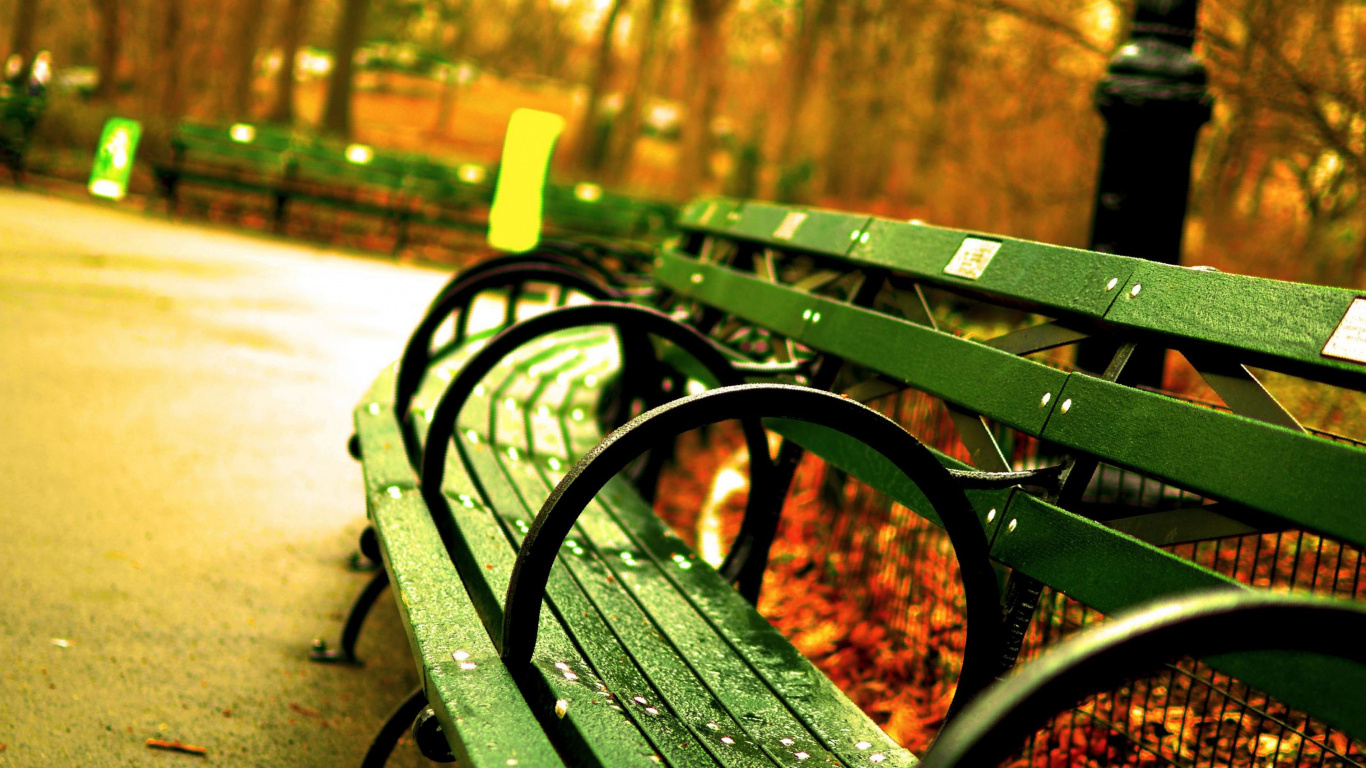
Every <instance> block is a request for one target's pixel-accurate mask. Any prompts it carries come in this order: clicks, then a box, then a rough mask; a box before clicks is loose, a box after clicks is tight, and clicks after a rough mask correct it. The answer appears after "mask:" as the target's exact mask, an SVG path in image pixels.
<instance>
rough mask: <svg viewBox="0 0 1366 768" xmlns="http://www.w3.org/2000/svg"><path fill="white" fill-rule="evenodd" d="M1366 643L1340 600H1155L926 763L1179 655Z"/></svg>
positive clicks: (991, 709)
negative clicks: (1155, 601)
mask: <svg viewBox="0 0 1366 768" xmlns="http://www.w3.org/2000/svg"><path fill="white" fill-rule="evenodd" d="M533 530H534V529H533ZM1364 638H1366V609H1363V608H1362V607H1361V606H1359V605H1353V604H1349V603H1344V602H1330V601H1326V600H1322V599H1311V598H1304V597H1289V596H1284V595H1275V594H1270V593H1266V592H1253V591H1245V590H1241V589H1229V590H1221V591H1217V592H1210V593H1203V594H1197V595H1192V596H1187V597H1182V598H1178V599H1175V600H1165V601H1160V602H1157V603H1152V604H1149V605H1148V606H1147V607H1145V608H1140V609H1139V610H1138V611H1136V612H1135V613H1132V614H1129V615H1128V616H1126V617H1122V618H1115V619H1114V620H1112V621H1107V622H1104V623H1102V624H1099V625H1096V627H1095V628H1094V629H1091V630H1088V631H1086V632H1084V633H1082V634H1080V635H1077V636H1075V637H1073V638H1071V639H1069V640H1067V641H1065V642H1063V643H1060V644H1059V645H1058V646H1056V647H1055V648H1053V649H1052V650H1050V651H1049V652H1048V653H1047V654H1045V655H1044V656H1042V657H1041V658H1039V659H1036V660H1035V661H1032V662H1029V663H1028V664H1026V665H1024V666H1023V667H1021V668H1020V670H1019V671H1018V672H1017V673H1015V674H1014V675H1013V676H1011V677H1009V678H1006V679H1005V680H1003V681H1001V682H1000V683H999V684H997V685H996V686H993V687H992V688H991V689H990V690H988V691H987V692H985V693H984V694H983V695H982V696H980V697H978V698H977V699H976V700H975V701H974V702H973V703H972V705H971V706H970V707H968V708H967V709H966V710H965V711H964V712H963V716H962V717H959V718H957V719H956V720H955V721H954V722H953V723H952V724H951V725H949V726H948V727H947V728H945V729H944V731H943V732H942V733H941V734H940V735H939V738H938V740H936V741H935V743H934V746H933V747H931V749H930V751H929V754H927V755H926V756H925V760H924V761H923V762H921V763H920V765H921V766H922V768H949V767H950V766H955V767H958V766H995V765H999V764H1000V762H1001V761H1002V760H1005V759H1006V758H1007V757H1009V755H1010V754H1011V753H1012V752H1013V751H1014V750H1015V749H1018V748H1019V747H1020V746H1021V745H1022V744H1023V743H1024V741H1025V739H1026V738H1028V736H1029V735H1030V734H1032V733H1034V732H1035V731H1037V730H1038V729H1039V728H1041V727H1043V725H1044V724H1045V723H1046V722H1047V721H1048V719H1049V718H1050V717H1052V716H1053V715H1055V714H1057V713H1058V712H1061V711H1063V710H1066V709H1067V708H1069V707H1072V706H1075V705H1076V704H1077V703H1078V702H1080V701H1081V700H1082V699H1083V698H1085V697H1086V696H1087V695H1089V694H1092V693H1095V692H1097V691H1104V690H1108V689H1110V688H1112V687H1114V686H1116V685H1119V684H1121V683H1122V682H1123V681H1124V679H1125V678H1126V677H1128V676H1129V675H1132V674H1136V673H1142V672H1144V671H1146V670H1148V669H1151V668H1153V667H1155V666H1156V665H1158V664H1161V663H1162V662H1165V661H1171V660H1173V659H1177V658H1180V657H1182V656H1186V655H1193V656H1196V657H1201V656H1209V655H1214V654H1224V653H1235V652H1240V651H1272V650H1275V651H1306V652H1310V653H1318V654H1324V655H1328V656H1336V657H1338V658H1342V659H1347V660H1349V661H1354V662H1357V663H1359V664H1363V665H1366V639H1364ZM1363 735H1364V734H1356V736H1358V737H1361V736H1363Z"/></svg>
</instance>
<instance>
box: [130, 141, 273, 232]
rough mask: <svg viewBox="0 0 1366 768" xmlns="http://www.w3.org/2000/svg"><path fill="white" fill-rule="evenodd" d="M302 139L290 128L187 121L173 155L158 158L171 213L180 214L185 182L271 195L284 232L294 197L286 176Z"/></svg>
mask: <svg viewBox="0 0 1366 768" xmlns="http://www.w3.org/2000/svg"><path fill="white" fill-rule="evenodd" d="M297 142H298V137H297V136H296V135H295V134H294V132H293V131H291V130H289V129H285V128H278V127H273V126H265V125H261V126H257V125H250V124H247V123H234V124H232V125H210V124H205V123H197V122H192V121H184V122H181V123H180V124H179V125H177V126H176V128H175V131H174V133H173V134H172V136H171V139H170V149H171V153H170V155H169V156H162V157H154V158H153V160H152V170H153V173H154V174H155V176H156V180H157V186H158V187H159V190H160V192H161V195H162V196H163V197H165V198H166V210H167V213H169V214H171V215H172V216H174V215H175V214H176V211H177V210H178V208H179V204H180V199H181V187H182V185H183V184H186V183H191V184H201V185H205V186H210V187H215V188H219V189H224V190H227V191H230V192H235V193H243V194H248V195H252V196H264V197H266V198H267V199H269V200H270V204H271V223H272V226H273V227H274V229H275V230H276V231H280V230H281V229H282V228H283V226H284V218H285V213H286V206H287V205H288V202H289V198H288V196H287V195H286V194H285V191H284V189H282V187H281V180H282V179H283V178H285V176H286V175H287V174H288V173H289V168H290V166H291V165H292V163H293V150H294V147H295V145H296V143H297Z"/></svg>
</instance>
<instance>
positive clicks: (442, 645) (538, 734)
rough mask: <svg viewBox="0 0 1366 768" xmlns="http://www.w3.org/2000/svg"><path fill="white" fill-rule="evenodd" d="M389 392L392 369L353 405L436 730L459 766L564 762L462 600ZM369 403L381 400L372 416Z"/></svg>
mask: <svg viewBox="0 0 1366 768" xmlns="http://www.w3.org/2000/svg"><path fill="white" fill-rule="evenodd" d="M392 392H393V370H392V368H390V369H387V370H386V371H385V373H384V374H383V375H381V376H380V377H379V379H377V380H376V382H375V386H374V387H372V389H371V391H370V393H368V395H367V397H366V398H365V399H363V400H362V402H361V406H360V407H359V408H358V409H357V411H356V422H357V429H358V434H359V436H360V440H361V445H362V450H363V451H364V455H365V456H366V457H367V460H366V462H365V463H364V464H363V471H364V475H365V484H366V488H367V493H366V501H367V510H368V514H369V516H370V518H371V520H372V521H373V522H374V524H375V530H376V533H377V534H378V538H379V542H380V547H381V552H382V554H383V556H384V560H385V567H386V568H387V569H388V571H389V573H390V575H391V577H392V579H391V582H392V584H394V586H395V589H396V590H397V591H398V592H399V593H400V594H401V595H402V598H401V599H400V600H398V601H397V603H398V607H399V611H400V613H401V615H402V617H403V624H404V628H405V629H406V631H407V634H408V640H409V643H410V645H411V646H412V649H413V654H414V658H415V659H417V662H418V671H419V673H420V674H421V676H422V681H423V687H424V688H425V689H426V691H427V696H428V699H429V700H430V701H431V702H432V704H433V707H434V709H436V711H437V716H438V718H439V719H440V722H441V726H442V731H443V732H444V733H446V734H448V740H449V741H451V746H452V748H453V749H454V752H455V754H456V756H457V758H458V759H459V760H460V761H461V763H462V764H463V765H470V766H484V767H485V768H505V766H507V765H509V764H510V761H513V760H515V761H517V763H518V764H522V765H547V766H553V765H563V763H562V761H561V760H560V758H559V756H558V755H557V753H556V751H555V749H554V748H553V747H552V746H551V744H550V742H549V740H548V739H547V738H546V736H545V733H544V731H543V730H542V728H541V726H540V723H538V722H537V720H536V718H535V716H534V714H533V713H532V711H531V709H530V708H529V707H528V706H527V705H526V704H525V703H523V702H522V700H521V697H520V696H519V694H518V692H517V687H516V684H515V683H514V682H513V679H512V676H511V675H510V674H509V673H508V670H507V669H506V668H505V667H504V666H503V664H502V662H501V661H500V660H499V658H498V653H497V651H496V650H495V649H494V647H493V643H492V642H491V641H490V639H489V636H488V633H487V632H485V631H484V629H483V626H482V625H481V624H480V623H479V621H478V617H477V615H476V614H475V612H474V609H473V607H472V606H471V605H470V604H469V601H468V600H467V599H465V598H464V590H463V588H461V586H460V580H459V576H458V574H457V573H456V571H455V566H454V565H453V564H452V563H451V561H450V559H449V558H448V557H447V556H446V552H445V547H444V546H443V545H442V543H441V540H440V537H439V536H438V534H437V532H436V528H435V526H434V525H433V523H432V520H431V517H430V515H428V513H427V510H426V507H425V505H423V504H422V501H421V497H420V496H419V495H418V494H417V492H416V490H415V485H416V478H415V477H414V476H413V473H412V470H411V469H410V468H407V460H406V459H405V458H404V456H403V448H402V440H401V438H400V437H399V432H398V424H397V422H396V421H395V419H394V414H393V410H392V407H391V406H392V400H391V399H386V398H391V395H392ZM372 405H378V406H380V407H379V408H378V409H377V410H379V413H373V412H372V409H371V406H372ZM457 654H459V655H460V656H461V657H462V658H460V659H457ZM462 664H463V665H465V666H462ZM471 665H472V666H471Z"/></svg>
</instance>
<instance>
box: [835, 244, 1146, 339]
mask: <svg viewBox="0 0 1366 768" xmlns="http://www.w3.org/2000/svg"><path fill="white" fill-rule="evenodd" d="M967 238H976V239H983V240H988V241H992V242H999V243H1000V244H1001V245H1000V249H999V250H998V251H997V252H996V254H995V256H993V257H992V259H991V261H990V263H989V264H988V265H987V267H986V269H985V270H983V272H982V274H981V276H980V277H978V278H977V279H975V280H971V279H967V278H964V277H958V276H955V275H951V274H946V273H945V272H944V269H945V267H947V266H948V265H949V262H950V261H952V260H953V257H954V254H956V253H957V252H958V249H959V247H961V246H962V245H963V241H964V240H965V239H967ZM849 259H850V261H851V262H853V263H855V264H869V265H876V266H880V267H886V268H888V269H892V270H896V271H899V272H906V273H909V274H911V275H914V276H916V277H919V278H921V279H924V280H925V281H927V282H930V283H935V284H938V285H942V286H946V287H953V288H957V289H966V290H969V291H973V292H981V293H989V294H992V295H994V296H998V297H1000V298H1001V299H1003V300H1005V302H1007V303H1014V304H1020V305H1023V306H1026V307H1029V308H1032V309H1035V310H1036V311H1038V312H1039V313H1040V314H1045V315H1049V316H1050V317H1055V316H1059V315H1079V316H1083V317H1093V318H1098V317H1101V316H1102V315H1104V314H1105V310H1106V309H1107V308H1108V307H1109V306H1110V304H1111V303H1112V302H1113V301H1114V299H1115V296H1117V295H1118V293H1119V291H1118V285H1123V283H1124V281H1125V278H1126V277H1127V276H1128V274H1129V272H1130V271H1131V270H1132V269H1133V268H1134V263H1135V261H1136V260H1134V259H1128V258H1125V257H1122V256H1114V255H1111V254H1104V253H1096V252H1093V251H1083V250H1080V249H1077V248H1065V247H1063V246H1058V245H1048V244H1045V243H1036V242H1032V241H1029V240H1019V239H1016V238H1011V237H1001V236H999V235H986V234H980V233H976V232H968V231H963V230H954V229H944V228H941V227H934V226H929V225H926V224H913V223H910V222H904V221H891V220H887V219H874V220H873V222H872V223H871V224H869V225H868V238H867V240H866V241H864V239H863V238H861V237H860V238H859V243H858V245H856V246H855V248H854V250H853V251H852V252H851V253H850V254H849ZM1112 279H1117V280H1118V282H1117V286H1116V288H1112V289H1110V290H1106V287H1107V286H1108V285H1109V282H1110V280H1112Z"/></svg>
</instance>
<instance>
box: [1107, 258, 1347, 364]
mask: <svg viewBox="0 0 1366 768" xmlns="http://www.w3.org/2000/svg"><path fill="white" fill-rule="evenodd" d="M1134 286H1138V287H1139V292H1138V294H1137V295H1134V294H1133V290H1134ZM1121 294H1122V298H1120V300H1118V301H1116V302H1115V303H1114V305H1113V306H1112V307H1111V308H1110V311H1109V312H1107V313H1106V315H1105V319H1106V321H1107V322H1109V323H1113V324H1114V325H1116V326H1118V327H1120V328H1124V329H1129V330H1133V331H1139V332H1143V333H1152V334H1160V336H1161V337H1162V338H1163V340H1164V343H1168V344H1170V345H1171V346H1173V347H1174V348H1186V347H1214V348H1217V349H1220V350H1225V351H1229V352H1232V353H1233V354H1234V356H1235V357H1236V358H1237V359H1239V360H1241V361H1243V362H1246V363H1248V364H1251V365H1255V366H1257V367H1260V368H1271V369H1275V370H1283V371H1286V372H1287V373H1294V374H1298V375H1303V376H1305V377H1307V378H1312V379H1321V380H1327V381H1331V382H1333V383H1336V384H1340V385H1342V386H1347V387H1351V388H1353V389H1358V390H1366V363H1356V362H1351V361H1348V360H1339V359H1336V358H1332V357H1324V356H1323V354H1322V352H1323V347H1324V344H1326V343H1327V342H1328V339H1329V337H1330V336H1332V335H1333V331H1334V330H1335V329H1336V328H1337V327H1338V323H1340V322H1341V321H1342V318H1343V315H1344V314H1346V312H1347V308H1348V306H1350V305H1351V303H1352V302H1353V301H1354V300H1355V299H1357V298H1359V297H1361V296H1362V295H1363V292H1362V291H1356V290H1347V289H1343V288H1329V287H1326V286H1318V285H1305V284H1302V283H1287V282H1282V281H1280V280H1267V279H1265V278H1260V277H1248V276H1246V275H1230V274H1224V273H1222V272H1210V271H1202V270H1194V269H1185V268H1182V267H1173V266H1169V265H1165V264H1156V263H1152V262H1139V263H1138V264H1137V265H1136V266H1135V268H1134V272H1133V273H1132V274H1131V275H1130V277H1129V281H1128V284H1127V285H1125V287H1124V290H1123V291H1121Z"/></svg>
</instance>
